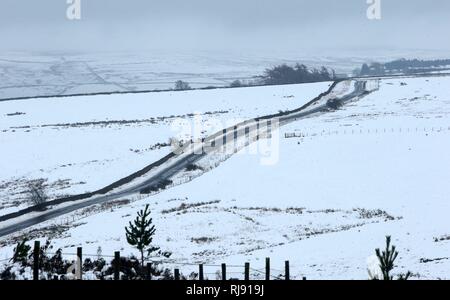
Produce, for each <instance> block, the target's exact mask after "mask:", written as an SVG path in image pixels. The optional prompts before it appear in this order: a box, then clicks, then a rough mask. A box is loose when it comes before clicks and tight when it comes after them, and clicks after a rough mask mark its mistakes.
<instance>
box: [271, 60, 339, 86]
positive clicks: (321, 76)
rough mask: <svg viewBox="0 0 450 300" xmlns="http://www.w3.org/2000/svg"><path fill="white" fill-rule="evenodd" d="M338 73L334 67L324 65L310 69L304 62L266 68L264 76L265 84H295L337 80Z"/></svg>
mask: <svg viewBox="0 0 450 300" xmlns="http://www.w3.org/2000/svg"><path fill="white" fill-rule="evenodd" d="M335 78H336V74H335V71H334V70H333V69H327V68H325V67H322V68H320V69H315V68H313V69H309V68H308V67H307V66H305V65H303V64H296V65H295V66H294V67H291V66H288V65H286V64H282V65H279V66H275V67H273V68H271V69H266V71H265V72H264V75H263V76H262V81H263V84H266V85H277V84H295V83H309V82H320V81H332V80H335Z"/></svg>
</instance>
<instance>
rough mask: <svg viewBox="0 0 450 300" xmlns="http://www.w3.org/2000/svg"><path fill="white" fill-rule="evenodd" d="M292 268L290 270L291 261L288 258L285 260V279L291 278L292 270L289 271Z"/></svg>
mask: <svg viewBox="0 0 450 300" xmlns="http://www.w3.org/2000/svg"><path fill="white" fill-rule="evenodd" d="M289 271H290V270H289V261H288V260H286V261H285V262H284V279H285V280H290V279H291V278H290V276H291V275H290V272H289Z"/></svg>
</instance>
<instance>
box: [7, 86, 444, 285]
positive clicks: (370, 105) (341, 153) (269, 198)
mask: <svg viewBox="0 0 450 300" xmlns="http://www.w3.org/2000/svg"><path fill="white" fill-rule="evenodd" d="M328 85H329V84H328V83H323V84H313V85H293V86H282V87H263V88H249V89H233V90H215V91H191V92H182V93H164V94H141V95H133V96H128V95H127V96H124V95H122V96H108V97H106V96H96V97H83V98H80V99H78V98H64V99H58V100H39V101H36V102H5V103H0V109H1V111H2V116H0V118H1V119H0V120H1V123H0V124H1V129H2V130H6V131H4V132H0V137H1V144H2V145H11V148H9V146H8V147H7V148H6V150H5V148H3V147H2V150H1V151H2V156H8V157H11V159H9V161H8V164H6V167H3V166H2V171H1V172H2V175H1V176H2V178H3V182H4V183H5V182H10V181H12V180H11V179H12V177H13V176H11V174H14V178H16V179H19V178H23V177H25V178H27V176H30V177H45V176H47V178H49V181H50V182H54V181H55V180H57V179H58V178H60V179H65V178H70V179H71V181H72V182H76V181H81V180H83V181H86V182H95V184H99V183H104V182H106V183H107V182H109V180H111V179H112V178H113V177H114V176H121V175H123V174H125V175H126V174H128V173H129V171H130V170H135V169H138V168H139V167H138V165H139V166H142V164H146V163H149V162H151V161H153V160H155V158H158V157H159V156H161V155H162V153H161V152H158V151H156V152H153V151H143V152H142V153H134V152H133V151H130V150H129V149H130V148H134V149H143V148H148V145H149V144H155V143H156V142H165V141H166V140H167V139H168V137H169V136H170V134H169V127H170V126H169V125H168V124H169V123H170V122H169V121H166V120H165V121H162V122H157V123H156V124H153V123H150V122H149V123H150V124H147V123H145V122H138V123H136V124H135V123H132V124H127V125H129V126H126V125H123V124H121V126H118V125H116V124H107V125H105V126H101V125H98V124H96V125H93V124H89V125H82V126H81V125H80V126H60V125H54V124H58V123H61V122H64V123H72V124H73V123H74V122H78V123H83V122H85V123H86V122H92V121H93V120H96V121H98V120H106V119H107V118H108V120H123V119H126V120H135V119H136V120H137V119H140V120H142V119H145V118H149V117H155V118H156V117H158V116H159V117H160V116H170V115H187V114H188V113H189V112H195V111H200V112H206V111H210V112H212V111H216V112H217V111H227V113H217V115H214V117H218V118H221V120H227V119H230V118H233V119H240V118H242V119H245V118H251V117H255V116H257V115H264V114H267V113H273V112H277V111H278V110H286V109H292V108H296V107H298V106H301V104H303V103H305V102H306V101H308V100H310V99H312V98H314V97H315V96H316V95H318V94H319V93H321V92H323V91H324V90H326V89H327V88H328ZM449 85H450V78H449V77H423V78H401V79H384V80H382V81H381V83H380V89H379V90H378V91H377V92H374V93H372V94H370V95H368V96H367V97H365V98H362V99H361V100H359V101H358V102H352V103H350V104H348V105H346V106H344V107H343V108H341V109H340V110H338V111H336V112H330V113H327V114H323V115H319V116H317V115H316V116H313V117H310V118H308V119H305V120H300V121H297V122H294V123H291V124H289V125H286V126H284V127H281V128H280V134H279V136H280V140H279V143H277V145H278V147H277V148H275V149H274V151H278V153H277V157H278V160H277V162H276V163H275V164H271V165H263V164H261V160H260V157H259V156H258V155H254V154H246V152H248V151H247V149H243V150H242V151H241V152H242V153H239V154H238V155H234V156H232V157H231V158H229V159H228V160H226V161H224V162H222V163H221V164H220V165H219V166H218V167H217V168H215V169H213V170H211V171H209V172H207V173H205V174H204V175H203V176H200V177H198V178H197V179H195V180H193V181H191V182H189V183H186V184H183V185H178V186H176V187H173V188H171V189H168V190H166V191H163V192H161V193H159V194H157V195H153V196H150V197H143V199H141V200H140V201H136V202H128V201H125V200H127V199H124V201H116V202H114V203H110V204H103V205H98V206H96V207H92V208H89V209H84V210H83V211H79V212H77V213H75V214H72V215H70V216H64V217H61V218H58V219H56V220H53V221H50V222H46V223H43V224H41V225H40V226H39V227H40V228H43V229H44V230H43V231H41V232H38V231H36V230H31V231H27V232H28V235H29V237H30V238H39V237H40V238H42V239H44V237H43V236H45V237H47V238H51V239H52V240H53V244H54V245H55V247H62V248H63V249H64V250H63V252H66V253H73V252H74V251H75V250H74V249H75V247H77V246H80V245H81V246H83V251H84V253H86V255H88V254H92V253H96V252H97V249H98V247H101V248H102V253H104V254H112V253H113V251H116V250H121V251H122V253H123V254H125V255H126V254H131V253H133V249H132V248H130V247H129V246H128V245H127V243H126V240H125V235H124V226H126V225H127V223H128V221H130V220H131V219H132V218H133V217H134V215H135V213H136V211H137V210H139V209H141V208H142V207H143V206H144V205H145V204H150V207H151V209H152V211H153V219H154V222H155V224H156V228H157V234H156V239H155V242H156V243H157V244H158V245H159V246H161V248H162V249H163V250H168V251H172V252H173V256H172V258H173V260H174V261H175V262H174V263H173V264H172V266H175V265H179V266H180V267H181V269H182V271H183V272H185V273H188V272H189V271H191V270H195V268H196V267H195V266H190V265H183V264H182V263H198V262H203V263H207V264H211V265H217V264H218V263H221V262H227V263H228V264H230V265H236V266H237V265H239V266H243V264H244V262H246V261H249V262H250V263H251V266H252V267H253V268H255V269H262V268H263V267H264V258H265V257H271V262H272V268H273V271H272V272H273V273H274V274H277V273H276V272H277V271H278V270H280V271H281V270H283V264H284V261H285V260H290V264H291V268H292V271H291V275H292V276H297V277H301V276H307V277H308V278H311V279H331V278H337V279H347V278H350V279H365V278H367V259H368V258H369V257H370V256H372V255H373V254H374V249H375V248H377V247H383V246H384V236H385V235H392V237H393V241H394V244H395V245H397V248H398V250H399V251H400V255H399V260H398V265H399V268H398V271H399V272H406V271H407V270H410V271H412V272H413V273H414V274H415V276H416V278H419V279H421V278H447V279H448V278H450V274H449V272H448V270H449V269H450V268H449V267H450V254H449V253H450V238H449V236H450V232H449V228H450V226H449V225H450V223H449V220H448V214H449V212H450V203H449V202H448V195H449V194H450V187H449V185H448V175H449V171H448V170H450V154H449V153H448V149H449V148H450V147H449V146H450V139H449V137H450V92H449V90H448V86H449ZM292 96H293V97H292ZM103 97H105V98H103ZM122 97H125V99H126V102H124V101H123V99H122ZM134 97H135V98H134ZM52 101H53V102H52ZM106 101H108V102H107V103H108V105H106ZM109 101H112V103H115V105H111V106H110V103H111V102H109ZM144 101H148V102H146V105H143V104H142V103H143V102H144ZM172 101H173V102H172ZM196 101H198V102H196ZM156 102H157V103H158V104H154V103H156ZM30 103H36V105H32V106H30V105H29V104H30ZM124 103H125V104H124ZM147 103H148V104H147ZM161 103H164V104H163V105H162V104H161ZM197 103H198V104H197ZM166 105H167V110H166V109H165V108H164V107H166ZM49 107H52V110H53V109H55V111H56V112H57V113H55V114H52V115H51V116H50V117H49V118H48V119H47V118H44V117H43V116H48V115H49V114H48V110H49ZM107 107H112V108H113V111H105V109H106V108H107ZM145 108H147V109H148V110H146V109H145ZM153 109H154V110H153ZM152 111H154V113H152ZM3 112H5V113H15V112H25V113H26V114H24V115H16V116H8V117H6V116H5V113H3ZM21 118H22V119H21ZM13 120H14V121H13ZM45 124H53V125H52V126H50V127H43V126H42V125H45ZM228 125H229V124H228ZM21 126H31V128H20V129H13V128H11V127H21ZM29 136H30V138H28V137H29ZM39 137H41V139H39ZM72 139H73V140H74V141H73V142H72ZM261 143H265V141H261ZM48 144H52V145H55V146H54V147H55V148H54V149H52V148H53V147H48V146H47V145H48ZM123 144H124V145H123ZM23 149H30V151H23ZM68 149H70V150H68ZM163 149H164V148H163ZM44 150H46V151H54V152H53V153H52V152H45V151H44ZM169 150H170V149H169V148H167V149H165V150H161V151H162V152H164V151H169ZM67 152H68V153H67ZM128 152H129V153H128ZM27 153H28V154H27ZM30 153H38V154H30ZM125 153H127V154H125ZM27 155H28V156H27ZM34 155H36V156H35V157H34ZM91 156H92V157H91ZM99 157H103V159H100V158H99ZM44 158H45V159H44ZM23 160H25V161H23ZM91 160H92V161H94V160H98V163H93V164H92V166H90V167H86V168H85V167H79V166H81V165H82V163H83V162H88V161H91ZM21 161H23V162H21ZM75 162H76V163H78V164H75ZM71 163H73V165H71V166H70V167H67V166H66V167H61V165H68V164H71ZM209 163H211V161H210V160H204V161H202V162H200V163H199V164H200V165H202V164H204V165H208V164H209ZM40 164H42V166H41V165H40ZM52 165H55V166H60V167H59V168H57V169H58V170H59V171H54V170H53V169H51V168H50V167H49V166H52ZM101 166H102V167H101ZM41 168H42V169H43V170H44V171H40V170H39V169H41ZM71 168H74V169H73V170H72V171H70V170H71ZM51 170H52V171H51ZM27 172H28V173H27ZM39 172H41V173H39ZM39 174H40V175H39ZM43 174H45V175H43ZM112 174H114V175H112ZM31 175H32V176H31ZM62 176H64V177H62ZM103 176H106V177H107V178H99V177H103ZM103 179H104V180H105V181H101V180H103ZM89 184H92V183H86V186H88V187H93V186H95V184H92V185H89ZM68 190H70V191H79V190H77V189H76V188H74V187H73V186H72V187H71V188H70V189H68ZM2 193H3V194H4V195H5V194H8V195H10V194H9V193H10V191H8V189H3V188H2ZM11 197H13V196H11ZM4 199H7V198H4ZM8 201H9V200H7V201H6V203H5V204H4V205H6V206H8V205H10V203H11V201H9V202H8ZM10 209H12V208H9V210H10ZM6 210H7V209H4V211H6ZM54 225H57V226H54ZM61 225H62V226H61ZM15 236H17V235H15ZM11 241H13V240H12V239H11V237H8V238H7V239H3V245H4V246H3V247H2V249H1V250H0V260H1V259H2V258H6V257H9V256H10V253H11V251H12V247H13V245H11V244H8V242H11ZM218 269H219V268H218V267H213V266H212V267H207V270H206V271H205V272H207V273H214V272H215V271H217V270H218ZM230 271H231V272H242V271H243V267H242V269H240V268H237V267H236V268H231V270H230ZM280 273H282V272H280ZM258 274H259V273H258V272H257V271H253V272H252V276H258ZM231 275H232V276H233V277H240V276H242V274H237V273H236V274H234V273H231ZM210 277H214V276H213V275H210Z"/></svg>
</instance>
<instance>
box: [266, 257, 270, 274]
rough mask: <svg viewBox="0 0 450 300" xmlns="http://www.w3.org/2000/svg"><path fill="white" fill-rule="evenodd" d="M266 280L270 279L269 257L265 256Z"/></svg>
mask: <svg viewBox="0 0 450 300" xmlns="http://www.w3.org/2000/svg"><path fill="white" fill-rule="evenodd" d="M266 280H270V258H269V257H266Z"/></svg>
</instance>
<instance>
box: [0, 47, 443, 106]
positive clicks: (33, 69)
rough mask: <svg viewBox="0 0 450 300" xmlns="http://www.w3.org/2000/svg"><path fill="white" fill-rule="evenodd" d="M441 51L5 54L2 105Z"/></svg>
mask: <svg viewBox="0 0 450 300" xmlns="http://www.w3.org/2000/svg"><path fill="white" fill-rule="evenodd" d="M446 56H447V53H446V52H442V53H441V52H439V51H433V52H430V51H429V50H428V51H423V50H411V51H388V52H386V50H383V51H382V52H377V51H371V52H367V53H366V52H364V51H361V53H357V52H355V51H354V49H352V51H351V52H349V53H345V52H342V53H339V54H336V53H319V52H314V53H302V52H301V51H295V52H283V53H278V52H274V51H272V52H270V53H263V52H261V49H260V50H259V51H258V52H257V53H253V52H245V51H236V52H234V53H233V52H218V51H203V52H202V51H191V52H190V51H173V52H169V51H155V50H154V51H147V52H144V51H136V52H131V53H130V52H98V53H95V52H93V53H83V52H80V53H77V52H2V53H0V100H1V99H5V98H14V97H33V96H44V95H70V94H78V93H83V94H84V93H95V92H117V91H121V92H127V91H128V92H130V91H139V90H155V89H168V88H173V86H174V82H175V81H176V80H184V81H187V82H189V83H190V85H191V86H192V87H194V88H196V87H207V86H228V85H229V84H230V83H231V82H233V81H234V80H236V79H240V80H244V81H245V80H249V79H252V78H253V77H254V76H257V75H261V74H262V73H263V72H264V70H265V69H266V68H270V67H272V66H274V65H278V64H282V63H287V64H290V65H293V64H295V63H298V62H300V63H303V64H306V65H307V66H311V67H321V66H323V65H325V66H328V67H331V68H334V69H335V70H336V71H337V72H338V73H340V74H351V73H352V71H353V70H354V69H355V68H358V67H360V66H361V65H362V64H363V63H365V62H367V61H368V60H375V61H380V62H383V61H386V60H390V59H397V58H401V57H417V58H430V57H434V58H437V57H446Z"/></svg>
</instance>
